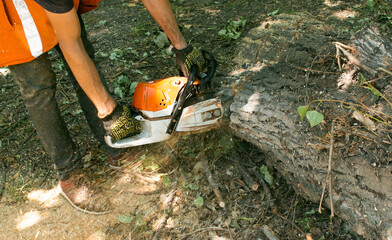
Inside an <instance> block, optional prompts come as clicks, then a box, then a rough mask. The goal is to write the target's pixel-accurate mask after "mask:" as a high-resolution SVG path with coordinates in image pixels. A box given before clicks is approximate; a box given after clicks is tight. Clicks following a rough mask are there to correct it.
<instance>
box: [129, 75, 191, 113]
mask: <svg viewBox="0 0 392 240" xmlns="http://www.w3.org/2000/svg"><path fill="white" fill-rule="evenodd" d="M187 81H188V79H187V78H186V77H169V78H164V79H160V80H155V81H149V82H140V83H138V85H137V86H136V89H135V93H134V95H133V102H132V106H133V107H134V108H136V109H139V110H144V111H152V112H156V111H159V110H163V109H165V108H167V107H168V106H170V105H172V104H173V103H175V101H176V98H177V95H178V92H179V91H180V89H181V88H182V86H184V84H185V83H186V82H187Z"/></svg>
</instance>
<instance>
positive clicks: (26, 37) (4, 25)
mask: <svg viewBox="0 0 392 240" xmlns="http://www.w3.org/2000/svg"><path fill="white" fill-rule="evenodd" d="M99 1H100V0H81V4H80V7H79V10H78V11H79V12H80V13H84V12H88V11H90V10H92V9H94V8H96V7H98V2H99ZM74 3H75V6H79V0H74ZM56 44H57V38H56V35H55V33H54V31H53V29H52V26H51V24H50V22H49V20H48V18H47V17H46V13H45V11H44V9H43V8H42V7H41V6H40V5H38V4H37V3H36V2H34V1H33V0H0V67H2V66H7V65H14V64H19V63H24V62H29V61H31V60H33V59H35V58H36V57H38V56H40V55H41V54H42V53H44V52H47V51H49V50H50V49H52V48H53V47H54V46H56Z"/></svg>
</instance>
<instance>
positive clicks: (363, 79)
mask: <svg viewBox="0 0 392 240" xmlns="http://www.w3.org/2000/svg"><path fill="white" fill-rule="evenodd" d="M364 82H366V78H365V77H364V76H363V75H362V74H361V83H364Z"/></svg>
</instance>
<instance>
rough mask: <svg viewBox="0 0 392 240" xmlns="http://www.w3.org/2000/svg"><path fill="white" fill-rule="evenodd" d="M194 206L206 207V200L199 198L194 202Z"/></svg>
mask: <svg viewBox="0 0 392 240" xmlns="http://www.w3.org/2000/svg"><path fill="white" fill-rule="evenodd" d="M193 205H195V206H196V207H202V206H203V205H204V199H203V198H202V197H200V196H199V197H197V198H196V199H195V200H194V201H193Z"/></svg>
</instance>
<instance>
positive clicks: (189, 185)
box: [184, 183, 199, 191]
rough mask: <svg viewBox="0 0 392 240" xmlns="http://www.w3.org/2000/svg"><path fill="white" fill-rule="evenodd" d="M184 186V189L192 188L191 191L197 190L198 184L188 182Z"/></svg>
mask: <svg viewBox="0 0 392 240" xmlns="http://www.w3.org/2000/svg"><path fill="white" fill-rule="evenodd" d="M184 187H185V188H186V189H189V190H193V191H197V190H199V186H197V185H195V184H192V183H188V184H186V185H185V186H184Z"/></svg>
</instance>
